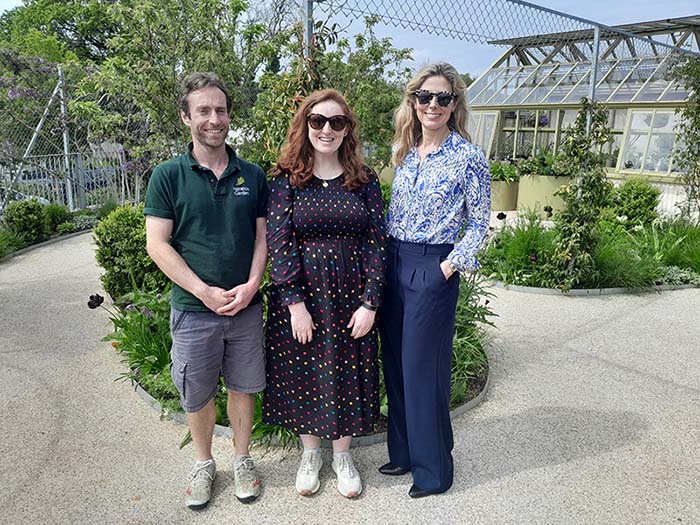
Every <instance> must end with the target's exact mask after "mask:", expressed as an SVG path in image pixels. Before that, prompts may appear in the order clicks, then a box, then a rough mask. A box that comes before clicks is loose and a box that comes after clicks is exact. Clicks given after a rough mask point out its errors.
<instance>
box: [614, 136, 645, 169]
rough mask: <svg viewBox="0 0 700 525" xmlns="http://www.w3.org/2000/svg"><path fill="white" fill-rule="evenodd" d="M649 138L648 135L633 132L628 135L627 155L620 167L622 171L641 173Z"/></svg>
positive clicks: (625, 154)
mask: <svg viewBox="0 0 700 525" xmlns="http://www.w3.org/2000/svg"><path fill="white" fill-rule="evenodd" d="M647 136H648V135H647V133H634V132H632V131H629V132H628V133H627V142H626V143H625V153H624V156H623V158H622V165H621V166H620V167H621V168H622V169H626V170H636V171H641V169H642V160H643V159H642V157H643V156H644V150H645V149H646V145H647Z"/></svg>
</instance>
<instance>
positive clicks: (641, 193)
mask: <svg viewBox="0 0 700 525" xmlns="http://www.w3.org/2000/svg"><path fill="white" fill-rule="evenodd" d="M660 195H661V190H659V189H658V188H655V187H654V186H652V185H651V184H650V183H649V181H647V180H646V179H644V178H642V177H630V178H628V179H625V181H624V182H623V183H622V184H621V185H620V186H619V187H618V188H616V189H615V190H614V192H613V194H612V207H613V209H614V210H615V212H616V213H617V216H618V217H622V218H623V219H622V222H624V223H626V224H631V225H634V224H640V223H641V224H650V223H651V222H652V221H653V220H654V219H656V218H657V217H658V214H657V212H656V207H657V206H658V204H659V196H660Z"/></svg>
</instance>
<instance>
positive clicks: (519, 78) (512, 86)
mask: <svg viewBox="0 0 700 525" xmlns="http://www.w3.org/2000/svg"><path fill="white" fill-rule="evenodd" d="M530 73H532V68H522V69H521V70H520V71H518V72H517V73H515V74H514V75H512V76H511V78H510V79H509V80H508V82H506V83H505V84H504V85H503V87H502V88H501V89H500V90H499V91H498V92H497V93H496V94H495V95H494V96H493V97H492V98H490V99H489V100H488V101H487V103H488V104H489V105H495V104H502V103H503V102H505V100H506V99H507V98H508V97H509V96H510V95H512V94H513V93H515V91H516V90H517V89H518V86H519V85H520V83H522V82H523V81H525V80H526V79H527V77H528V75H529V74H530Z"/></svg>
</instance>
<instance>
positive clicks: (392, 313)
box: [379, 238, 459, 492]
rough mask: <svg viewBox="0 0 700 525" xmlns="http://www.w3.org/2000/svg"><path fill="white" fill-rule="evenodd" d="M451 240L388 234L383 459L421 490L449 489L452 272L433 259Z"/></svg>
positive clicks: (455, 284)
mask: <svg viewBox="0 0 700 525" xmlns="http://www.w3.org/2000/svg"><path fill="white" fill-rule="evenodd" d="M451 251H452V245H451V244H414V243H406V242H402V241H398V240H396V239H394V238H390V239H389V249H388V257H387V259H388V261H387V282H386V286H385V288H384V294H383V298H382V307H381V310H380V314H379V330H380V333H381V337H382V361H383V365H384V381H385V384H386V391H387V396H388V400H389V421H388V429H387V446H388V449H389V461H391V462H392V463H394V464H396V465H399V466H401V467H404V468H410V469H411V472H412V473H413V483H414V484H416V485H417V486H418V487H420V488H421V489H423V490H427V491H430V492H444V491H446V490H447V489H449V488H450V486H452V478H453V461H452V447H453V444H454V443H453V437H452V425H451V424H450V409H449V403H450V371H451V366H452V338H453V335H454V324H455V311H456V308H457V297H458V295H459V276H458V275H456V274H455V275H453V276H452V277H451V278H450V279H449V280H445V276H444V275H443V273H442V270H441V269H440V262H442V261H444V260H445V257H446V256H447V255H448V254H449V253H450V252H451Z"/></svg>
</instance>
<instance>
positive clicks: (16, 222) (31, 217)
mask: <svg viewBox="0 0 700 525" xmlns="http://www.w3.org/2000/svg"><path fill="white" fill-rule="evenodd" d="M3 220H4V222H5V226H6V228H7V229H8V230H10V231H11V232H14V233H16V234H20V235H22V236H23V237H24V240H25V241H26V242H27V243H29V244H33V243H35V242H38V241H40V240H42V239H44V236H45V235H44V232H45V228H44V214H43V211H42V205H41V204H40V203H39V201H37V200H36V199H30V200H26V201H16V202H11V203H10V204H8V205H7V208H6V209H5V215H4V219H3Z"/></svg>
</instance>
